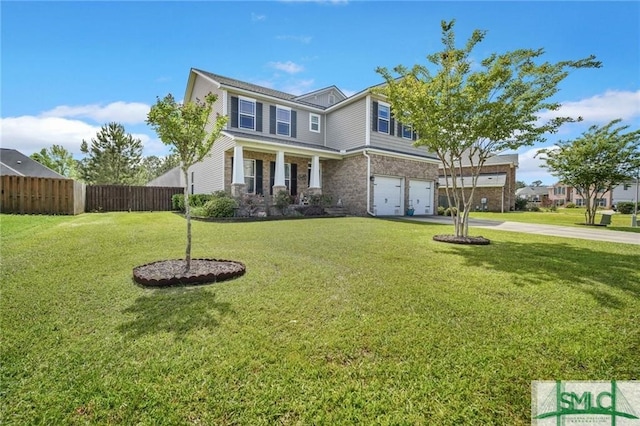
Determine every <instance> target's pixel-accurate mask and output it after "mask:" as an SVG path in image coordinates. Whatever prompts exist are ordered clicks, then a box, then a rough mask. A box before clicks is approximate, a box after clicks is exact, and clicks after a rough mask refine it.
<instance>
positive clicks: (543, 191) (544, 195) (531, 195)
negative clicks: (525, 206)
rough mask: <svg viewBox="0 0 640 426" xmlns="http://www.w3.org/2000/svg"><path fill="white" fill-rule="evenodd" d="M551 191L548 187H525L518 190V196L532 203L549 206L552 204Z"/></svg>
mask: <svg viewBox="0 0 640 426" xmlns="http://www.w3.org/2000/svg"><path fill="white" fill-rule="evenodd" d="M549 191H550V190H549V187H548V186H542V185H541V186H525V187H524V188H518V190H517V191H516V196H517V197H518V198H522V199H524V200H527V201H528V202H530V203H534V204H540V205H542V206H547V205H550V204H551V200H550V199H549Z"/></svg>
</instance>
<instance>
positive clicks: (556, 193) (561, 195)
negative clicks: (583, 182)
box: [547, 182, 574, 206]
mask: <svg viewBox="0 0 640 426" xmlns="http://www.w3.org/2000/svg"><path fill="white" fill-rule="evenodd" d="M547 188H548V193H547V196H548V197H549V202H550V203H551V204H553V205H554V206H564V205H565V204H567V203H573V202H574V196H573V192H574V191H573V187H571V186H569V185H565V184H564V183H562V182H556V183H555V184H553V185H551V186H549V187H547Z"/></svg>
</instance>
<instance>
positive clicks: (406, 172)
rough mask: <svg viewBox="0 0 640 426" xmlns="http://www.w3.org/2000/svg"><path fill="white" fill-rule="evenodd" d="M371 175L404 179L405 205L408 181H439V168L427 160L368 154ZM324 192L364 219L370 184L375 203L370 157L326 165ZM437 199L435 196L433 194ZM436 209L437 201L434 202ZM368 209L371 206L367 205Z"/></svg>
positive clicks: (357, 156)
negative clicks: (368, 170) (368, 167)
mask: <svg viewBox="0 0 640 426" xmlns="http://www.w3.org/2000/svg"><path fill="white" fill-rule="evenodd" d="M369 156H370V157H371V174H372V175H384V176H396V177H403V178H404V190H405V191H404V199H405V201H404V202H405V206H407V205H408V203H409V179H422V180H430V181H433V182H434V183H435V182H437V181H438V165H437V164H432V163H427V162H424V161H416V160H409V159H403V158H396V157H388V156H384V155H378V154H369ZM322 172H323V176H322V179H323V182H322V184H323V188H322V189H323V193H324V194H327V195H329V196H331V198H332V200H333V202H334V203H335V202H337V200H338V199H340V200H342V203H343V205H344V207H345V208H346V209H347V211H348V213H349V214H352V215H357V216H365V215H366V214H367V185H369V191H370V197H371V200H370V202H371V201H372V200H373V182H371V181H370V179H369V176H367V158H366V157H365V156H364V155H363V154H357V155H354V156H352V157H347V158H345V159H344V160H330V161H325V162H323V170H322ZM434 198H436V195H435V194H434ZM433 202H434V204H433V205H434V206H435V205H437V204H436V203H437V199H434V200H433ZM368 207H369V208H370V207H371V206H368Z"/></svg>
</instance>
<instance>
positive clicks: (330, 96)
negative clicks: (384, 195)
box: [329, 93, 336, 105]
mask: <svg viewBox="0 0 640 426" xmlns="http://www.w3.org/2000/svg"><path fill="white" fill-rule="evenodd" d="M335 103H336V96H335V95H334V94H333V93H330V94H329V105H333V104H335Z"/></svg>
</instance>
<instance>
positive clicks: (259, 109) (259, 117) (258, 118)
mask: <svg viewBox="0 0 640 426" xmlns="http://www.w3.org/2000/svg"><path fill="white" fill-rule="evenodd" d="M256 131H257V132H261V131H262V102H256Z"/></svg>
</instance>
